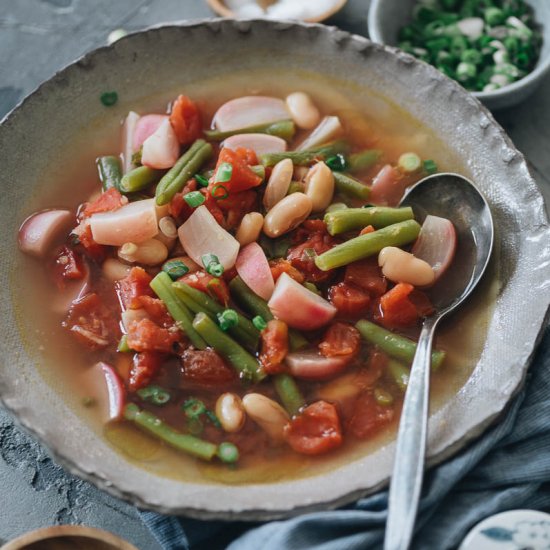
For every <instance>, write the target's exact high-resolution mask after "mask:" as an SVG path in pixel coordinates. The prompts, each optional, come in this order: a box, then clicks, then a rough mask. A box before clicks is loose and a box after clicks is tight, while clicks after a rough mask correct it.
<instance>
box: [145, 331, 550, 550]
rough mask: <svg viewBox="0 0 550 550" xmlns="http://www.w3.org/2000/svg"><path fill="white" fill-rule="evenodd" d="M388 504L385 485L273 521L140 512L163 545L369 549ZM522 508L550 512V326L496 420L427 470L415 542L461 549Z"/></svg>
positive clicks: (210, 549)
mask: <svg viewBox="0 0 550 550" xmlns="http://www.w3.org/2000/svg"><path fill="white" fill-rule="evenodd" d="M387 505H388V492H387V491H383V492H380V493H377V494H375V495H372V496H369V497H367V498H363V499H361V500H358V501H357V502H355V503H354V504H352V505H349V506H346V507H344V508H340V509H338V510H333V511H327V512H315V513H311V514H303V515H301V516H299V517H296V518H292V519H288V520H282V521H272V522H269V523H252V522H222V521H199V520H192V519H184V518H177V517H173V516H163V515H160V514H156V513H153V512H141V517H142V519H143V522H144V523H145V525H146V526H147V527H148V528H149V529H150V530H151V532H152V534H153V535H154V537H155V538H156V539H157V541H158V542H159V544H160V545H161V547H162V548H163V549H164V550H197V549H198V550H202V549H205V550H217V549H225V548H227V549H228V550H259V549H261V550H365V549H369V548H373V549H376V548H382V545H383V538H384V525H385V521H386V517H387ZM519 508H529V509H534V510H546V511H550V328H547V329H546V331H545V334H544V337H543V339H542V341H541V344H540V345H539V347H538V350H537V353H536V355H535V358H534V360H533V363H532V365H531V367H530V369H529V374H528V378H527V381H526V384H525V386H524V388H523V389H522V390H521V392H520V393H519V394H518V395H517V396H516V397H515V398H514V400H513V401H512V403H511V405H510V406H509V408H508V410H507V411H506V413H505V415H504V416H503V417H502V419H501V420H500V421H499V422H498V424H496V425H495V426H493V427H492V428H491V429H489V430H488V431H487V432H486V433H485V435H484V436H482V437H481V438H480V439H478V440H477V441H475V442H474V443H473V444H471V445H470V446H469V447H468V448H466V449H465V450H464V451H462V452H460V453H459V454H458V455H456V456H454V457H453V458H452V459H450V460H448V461H447V462H444V463H443V464H441V465H439V466H437V467H436V468H433V469H431V470H430V471H429V472H428V473H427V474H426V477H425V480H424V488H423V492H422V499H421V502H420V511H419V515H418V520H417V524H416V531H415V538H414V542H413V545H412V548H413V549H415V550H417V549H418V550H450V549H453V548H456V547H457V546H458V545H459V544H460V542H461V541H462V539H463V538H464V537H465V536H466V534H467V532H468V531H469V530H470V529H471V528H472V527H473V526H474V525H475V524H477V523H479V522H480V521H481V520H482V519H483V518H485V517H488V516H490V515H493V514H496V513H498V512H503V511H506V510H511V509H519Z"/></svg>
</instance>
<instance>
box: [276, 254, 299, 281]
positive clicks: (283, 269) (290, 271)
mask: <svg viewBox="0 0 550 550" xmlns="http://www.w3.org/2000/svg"><path fill="white" fill-rule="evenodd" d="M269 267H270V269H271V275H272V276H273V280H274V281H275V282H277V279H278V278H279V277H280V276H281V275H282V274H283V273H286V274H287V275H288V276H289V277H292V278H293V279H294V280H295V281H297V282H298V283H303V282H304V281H305V280H306V279H305V277H304V275H303V274H302V273H301V272H300V271H298V270H297V269H296V268H295V267H294V266H293V265H292V264H291V263H290V262H289V261H288V260H283V259H282V258H279V259H277V260H270V261H269Z"/></svg>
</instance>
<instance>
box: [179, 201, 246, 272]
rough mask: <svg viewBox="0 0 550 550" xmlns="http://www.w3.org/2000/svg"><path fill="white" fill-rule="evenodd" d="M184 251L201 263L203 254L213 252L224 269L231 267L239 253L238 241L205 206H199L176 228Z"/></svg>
mask: <svg viewBox="0 0 550 550" xmlns="http://www.w3.org/2000/svg"><path fill="white" fill-rule="evenodd" d="M178 236H179V239H180V242H181V245H182V246H183V248H184V250H185V252H186V253H187V255H188V256H190V257H191V259H192V260H193V261H194V262H196V263H198V264H199V265H202V256H203V255H204V254H214V255H215V256H217V257H218V260H219V262H220V263H221V264H222V265H223V268H224V269H231V268H232V267H233V266H234V265H235V261H236V260H237V254H238V253H239V246H240V245H239V241H237V239H235V237H233V236H232V235H230V234H229V233H228V232H227V231H226V230H225V229H224V228H223V227H221V226H220V225H219V224H218V222H217V221H216V219H215V218H214V216H212V214H211V213H210V211H209V210H208V208H206V206H204V205H203V206H199V207H198V208H197V209H195V211H194V212H193V214H191V216H190V217H189V219H188V220H187V221H186V222H185V223H184V224H182V225H181V226H180V228H179V229H178Z"/></svg>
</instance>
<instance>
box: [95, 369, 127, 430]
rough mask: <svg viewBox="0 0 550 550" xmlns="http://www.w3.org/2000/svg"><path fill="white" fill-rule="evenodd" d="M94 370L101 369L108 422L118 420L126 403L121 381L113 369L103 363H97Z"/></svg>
mask: <svg viewBox="0 0 550 550" xmlns="http://www.w3.org/2000/svg"><path fill="white" fill-rule="evenodd" d="M96 368H99V369H101V371H102V373H103V377H104V379H105V384H106V386H107V394H108V396H109V420H120V419H121V418H122V412H123V410H124V402H125V401H126V392H125V390H124V386H123V385H122V380H121V379H120V376H119V375H118V373H117V372H116V371H115V369H114V368H113V367H111V365H109V364H107V363H104V362H103V361H100V362H99V363H97V364H96Z"/></svg>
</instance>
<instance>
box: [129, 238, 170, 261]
mask: <svg viewBox="0 0 550 550" xmlns="http://www.w3.org/2000/svg"><path fill="white" fill-rule="evenodd" d="M118 257H119V258H121V259H122V260H124V261H126V262H130V263H138V264H145V265H158V264H161V263H162V262H164V260H166V258H168V248H167V247H166V245H165V244H164V243H161V242H160V241H159V240H157V239H148V240H146V241H143V242H142V243H139V244H135V243H125V244H123V245H122V246H121V247H120V248H119V249H118Z"/></svg>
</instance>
